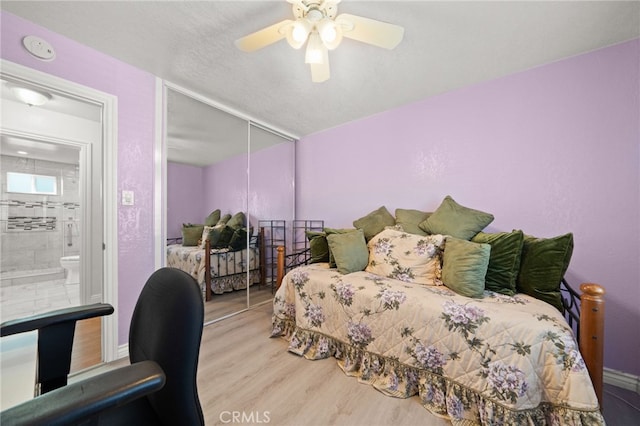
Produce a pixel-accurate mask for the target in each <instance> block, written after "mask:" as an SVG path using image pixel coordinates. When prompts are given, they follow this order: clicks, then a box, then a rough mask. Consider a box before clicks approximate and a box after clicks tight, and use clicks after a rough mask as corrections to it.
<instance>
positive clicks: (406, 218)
mask: <svg viewBox="0 0 640 426" xmlns="http://www.w3.org/2000/svg"><path fill="white" fill-rule="evenodd" d="M429 216H431V213H427V212H423V211H420V210H412V209H396V224H397V225H400V226H401V227H402V230H403V231H404V232H408V233H409V234H416V235H427V233H426V232H425V231H424V230H422V229H421V228H420V227H419V226H418V225H420V224H421V223H422V222H424V221H425V220H427V219H428V218H429Z"/></svg>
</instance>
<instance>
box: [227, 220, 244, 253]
mask: <svg viewBox="0 0 640 426" xmlns="http://www.w3.org/2000/svg"><path fill="white" fill-rule="evenodd" d="M227 226H228V225H227ZM246 248H247V228H238V229H236V230H234V231H233V235H232V236H231V240H229V249H231V250H233V251H237V250H244V249H246Z"/></svg>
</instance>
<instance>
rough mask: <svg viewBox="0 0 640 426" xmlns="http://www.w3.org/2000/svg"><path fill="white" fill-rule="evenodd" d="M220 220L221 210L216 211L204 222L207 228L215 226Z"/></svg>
mask: <svg viewBox="0 0 640 426" xmlns="http://www.w3.org/2000/svg"><path fill="white" fill-rule="evenodd" d="M219 220H220V209H215V210H214V211H212V212H211V213H210V214H209V216H207V218H206V219H205V220H204V225H205V226H215V225H216V224H217V223H218V221H219Z"/></svg>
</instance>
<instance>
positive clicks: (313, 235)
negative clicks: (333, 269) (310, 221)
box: [305, 231, 329, 263]
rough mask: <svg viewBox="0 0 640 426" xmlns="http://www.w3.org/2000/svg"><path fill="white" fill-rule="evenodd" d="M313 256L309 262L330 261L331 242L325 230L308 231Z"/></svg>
mask: <svg viewBox="0 0 640 426" xmlns="http://www.w3.org/2000/svg"><path fill="white" fill-rule="evenodd" d="M305 234H306V236H307V239H308V240H309V251H310V252H311V258H310V259H309V263H321V262H329V243H328V242H327V234H325V233H324V232H315V231H306V232H305Z"/></svg>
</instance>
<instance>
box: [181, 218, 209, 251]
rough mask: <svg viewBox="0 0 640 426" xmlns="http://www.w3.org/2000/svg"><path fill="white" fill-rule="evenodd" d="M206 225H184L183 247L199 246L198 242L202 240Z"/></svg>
mask: <svg viewBox="0 0 640 426" xmlns="http://www.w3.org/2000/svg"><path fill="white" fill-rule="evenodd" d="M202 231H204V225H192V224H190V223H188V224H183V225H182V245H183V246H197V245H198V241H200V238H202Z"/></svg>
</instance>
